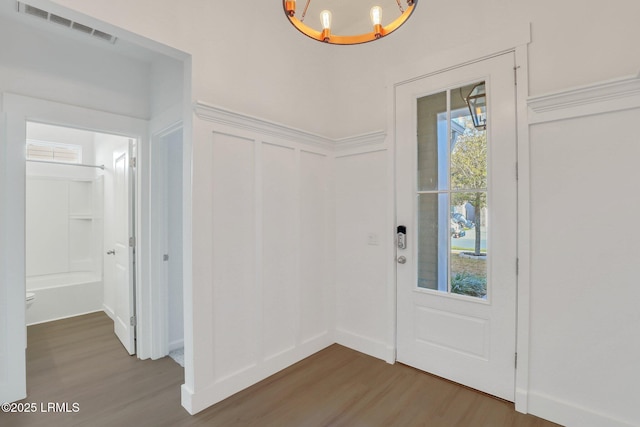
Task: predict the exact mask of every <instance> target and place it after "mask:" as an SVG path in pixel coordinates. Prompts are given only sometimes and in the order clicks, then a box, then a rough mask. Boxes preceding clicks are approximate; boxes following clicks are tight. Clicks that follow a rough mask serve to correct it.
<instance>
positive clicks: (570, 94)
mask: <svg viewBox="0 0 640 427" xmlns="http://www.w3.org/2000/svg"><path fill="white" fill-rule="evenodd" d="M527 104H528V106H529V124H536V123H544V122H551V121H555V120H566V119H571V118H575V117H582V116H589V115H594V114H603V113H608V112H613V111H621V110H629V109H633V108H640V73H638V74H637V75H634V76H627V77H623V78H618V79H614V80H607V81H603V82H598V83H595V84H591V85H587V86H581V87H576V88H571V89H567V90H563V91H560V92H554V93H550V94H545V95H539V96H533V97H530V98H529V99H528V100H527Z"/></svg>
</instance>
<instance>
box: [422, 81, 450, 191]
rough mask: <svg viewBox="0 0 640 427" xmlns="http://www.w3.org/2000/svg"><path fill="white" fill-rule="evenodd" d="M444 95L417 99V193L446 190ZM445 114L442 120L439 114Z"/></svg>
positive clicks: (445, 101) (445, 105)
mask: <svg viewBox="0 0 640 427" xmlns="http://www.w3.org/2000/svg"><path fill="white" fill-rule="evenodd" d="M446 112H447V92H441V93H436V94H434V95H429V96H425V97H423V98H420V99H418V133H417V135H418V190H420V191H428V190H439V189H442V188H446V187H447V186H448V183H447V181H448V178H447V177H448V172H447V171H446V170H444V171H443V170H441V169H440V168H439V167H438V165H439V164H443V163H444V164H446V159H447V156H448V153H447V140H448V138H447V121H446V120H447V118H446ZM443 113H445V115H444V116H443V115H442V114H443Z"/></svg>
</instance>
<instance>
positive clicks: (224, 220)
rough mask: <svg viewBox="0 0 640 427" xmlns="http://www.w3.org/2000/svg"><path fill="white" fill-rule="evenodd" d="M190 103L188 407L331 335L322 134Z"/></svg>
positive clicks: (280, 365)
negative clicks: (192, 137) (191, 273)
mask: <svg viewBox="0 0 640 427" xmlns="http://www.w3.org/2000/svg"><path fill="white" fill-rule="evenodd" d="M195 113H196V119H195V120H194V129H195V133H194V134H195V135H196V136H195V138H197V140H196V141H194V153H193V155H194V167H193V180H194V187H193V188H194V190H193V191H194V194H193V200H194V235H193V271H194V283H193V295H194V297H193V308H192V311H193V313H192V316H193V329H194V335H193V336H194V337H198V338H197V341H195V342H193V348H194V350H193V356H192V360H193V361H192V366H191V367H190V366H189V364H190V360H189V352H186V354H185V356H186V357H185V362H186V365H185V378H186V380H185V385H184V386H183V390H182V391H183V393H182V396H183V405H184V406H185V408H187V410H188V411H189V412H191V413H196V412H199V411H201V410H202V409H204V408H206V407H208V406H210V405H213V404H215V403H216V402H218V401H220V400H222V399H225V398H226V397H229V396H230V395H232V394H234V393H236V392H238V391H240V390H242V389H244V388H246V387H248V386H250V385H252V384H254V383H256V382H258V381H260V380H262V379H264V378H266V377H268V376H270V375H272V374H274V373H276V372H277V371H279V370H281V369H284V368H286V367H287V366H290V365H291V364H293V363H296V362H298V361H300V360H301V359H303V358H305V357H307V356H309V355H311V354H313V353H315V352H317V351H319V350H321V349H322V348H324V347H327V346H328V345H330V344H332V343H333V342H334V339H333V334H332V324H331V323H330V319H331V317H332V316H331V315H330V311H329V310H330V309H331V303H332V301H331V300H330V295H332V291H331V289H332V287H333V284H332V278H333V276H332V274H331V271H330V268H328V261H327V258H328V257H327V251H328V248H329V242H330V241H332V240H331V239H333V237H332V235H333V233H332V231H331V230H329V229H328V225H327V217H328V215H327V212H329V209H330V208H329V203H330V202H331V193H330V190H331V188H330V186H329V185H328V182H329V178H330V177H329V173H330V166H329V165H330V161H331V157H330V148H331V146H332V145H331V143H330V141H328V140H326V139H323V138H321V137H318V136H316V135H312V134H304V133H303V132H301V131H299V130H295V129H289V128H287V127H286V126H283V125H279V124H271V123H269V122H267V121H263V120H259V119H256V118H251V117H244V116H242V115H238V114H235V113H231V112H228V111H224V110H221V109H218V108H215V107H211V106H208V105H205V104H198V105H197V106H196V108H195ZM195 230H203V231H204V233H201V234H199V232H198V231H195ZM203 337H207V339H202V338H203ZM194 339H195V338H194ZM185 344H186V346H189V343H188V341H187V342H185ZM191 373H192V374H193V380H190V375H191Z"/></svg>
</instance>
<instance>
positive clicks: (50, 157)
mask: <svg viewBox="0 0 640 427" xmlns="http://www.w3.org/2000/svg"><path fill="white" fill-rule="evenodd" d="M27 160H41V161H47V162H59V163H81V161H82V147H81V146H80V145H75V144H63V143H59V142H47V141H35V140H27Z"/></svg>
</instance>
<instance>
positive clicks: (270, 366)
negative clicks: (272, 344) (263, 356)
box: [181, 332, 334, 415]
mask: <svg viewBox="0 0 640 427" xmlns="http://www.w3.org/2000/svg"><path fill="white" fill-rule="evenodd" d="M333 343H334V342H333V339H332V336H331V334H330V333H329V332H327V333H325V334H322V335H319V336H318V337H317V338H316V339H313V340H310V341H307V342H305V343H303V344H300V345H298V346H296V347H293V348H292V349H291V350H289V351H286V352H283V353H280V354H278V355H277V356H274V357H271V358H270V359H269V360H263V361H262V362H260V363H256V364H255V365H252V366H250V367H248V368H247V369H244V370H242V371H240V372H236V373H234V374H232V375H229V376H226V377H223V378H219V379H218V380H217V381H216V382H214V383H213V384H210V385H208V386H206V387H204V388H202V389H201V390H196V391H194V390H191V389H189V388H187V387H186V386H185V385H183V386H182V391H181V395H182V406H183V407H184V408H185V409H186V410H187V411H188V412H189V413H190V414H191V415H193V414H197V413H198V412H200V411H202V410H203V409H206V408H208V407H209V406H211V405H215V404H216V403H218V402H220V401H222V400H224V399H226V398H227V397H229V396H231V395H233V394H235V393H237V392H239V391H241V390H244V389H245V388H247V387H250V386H252V385H253V384H255V383H257V382H260V381H262V380H263V379H265V378H267V377H269V376H271V375H273V374H275V373H277V372H279V371H281V370H283V369H285V368H287V367H289V366H291V365H293V364H294V363H297V362H299V361H301V360H302V359H304V358H306V357H309V356H311V355H312V354H314V353H317V352H318V351H320V350H322V349H324V348H326V347H328V346H330V345H332V344H333Z"/></svg>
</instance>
